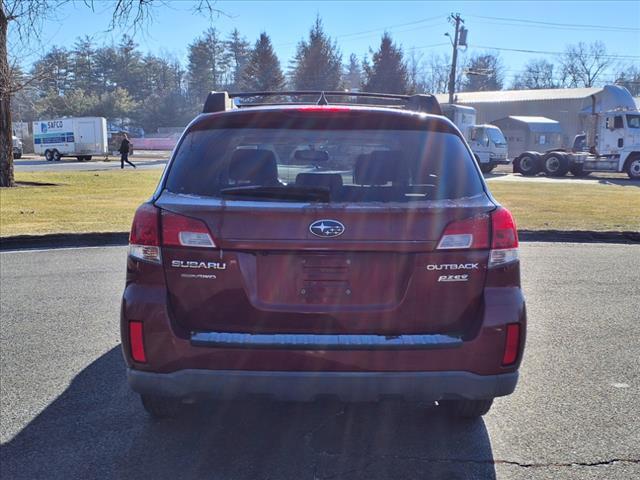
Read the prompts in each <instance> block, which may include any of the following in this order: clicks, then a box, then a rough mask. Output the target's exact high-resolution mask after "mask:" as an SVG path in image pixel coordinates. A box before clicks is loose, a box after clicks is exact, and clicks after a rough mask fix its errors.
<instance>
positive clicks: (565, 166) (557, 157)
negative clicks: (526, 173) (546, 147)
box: [542, 152, 569, 177]
mask: <svg viewBox="0 0 640 480" xmlns="http://www.w3.org/2000/svg"><path fill="white" fill-rule="evenodd" d="M542 169H543V170H544V173H546V174H547V176H548V177H564V176H565V175H566V174H567V172H568V171H569V159H568V158H567V156H566V155H565V154H564V153H562V152H549V153H547V154H546V155H545V156H544V157H542Z"/></svg>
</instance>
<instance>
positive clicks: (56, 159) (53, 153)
mask: <svg viewBox="0 0 640 480" xmlns="http://www.w3.org/2000/svg"><path fill="white" fill-rule="evenodd" d="M51 156H52V157H53V161H54V162H59V161H60V159H61V158H62V155H60V152H59V151H58V150H55V149H54V150H52V151H51Z"/></svg>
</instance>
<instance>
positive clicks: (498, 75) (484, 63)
mask: <svg viewBox="0 0 640 480" xmlns="http://www.w3.org/2000/svg"><path fill="white" fill-rule="evenodd" d="M503 70H504V69H503V67H502V62H501V61H500V57H498V56H497V55H494V54H492V53H484V54H479V55H475V56H473V57H472V58H471V59H470V60H469V63H468V64H467V69H466V71H467V78H466V80H465V81H464V83H463V85H462V90H464V91H466V92H481V91H493V90H502V85H503V83H504V73H503Z"/></svg>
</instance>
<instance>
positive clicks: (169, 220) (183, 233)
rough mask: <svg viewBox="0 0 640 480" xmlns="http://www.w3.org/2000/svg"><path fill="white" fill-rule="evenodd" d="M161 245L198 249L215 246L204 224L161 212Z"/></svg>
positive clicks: (192, 219)
mask: <svg viewBox="0 0 640 480" xmlns="http://www.w3.org/2000/svg"><path fill="white" fill-rule="evenodd" d="M162 245H163V246H171V247H199V248H215V246H216V244H215V242H214V241H213V238H212V236H211V233H210V232H209V228H208V227H207V225H206V223H204V222H203V221H201V220H196V219H195V218H191V217H185V216H182V215H177V214H175V213H171V212H167V211H163V212H162Z"/></svg>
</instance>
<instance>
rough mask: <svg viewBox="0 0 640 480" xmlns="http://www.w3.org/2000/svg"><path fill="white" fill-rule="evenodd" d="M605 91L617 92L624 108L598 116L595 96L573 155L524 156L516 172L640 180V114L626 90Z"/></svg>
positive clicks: (516, 162)
mask: <svg viewBox="0 0 640 480" xmlns="http://www.w3.org/2000/svg"><path fill="white" fill-rule="evenodd" d="M605 88H615V89H617V90H618V93H619V95H620V97H619V99H620V103H621V105H620V106H618V107H617V108H614V109H608V110H605V111H603V112H598V111H597V110H596V98H595V95H592V102H593V103H592V111H591V114H590V116H589V121H588V122H587V123H588V128H587V131H586V133H584V134H581V135H577V136H576V139H575V141H574V143H573V148H572V149H571V151H566V150H562V149H558V150H551V151H547V152H524V153H522V154H520V155H519V156H518V157H516V158H515V159H514V162H513V167H514V171H515V172H519V173H522V174H523V175H528V176H531V175H536V174H538V173H539V172H544V173H546V174H547V175H548V176H551V177H562V176H564V175H566V174H567V172H571V173H572V174H573V175H574V176H577V177H581V176H585V175H589V174H590V173H591V172H618V173H619V172H626V173H627V175H628V176H629V178H631V179H632V180H640V111H639V110H637V108H636V107H635V102H634V100H633V97H632V96H631V94H630V93H629V92H628V91H627V90H626V89H624V88H623V87H617V86H608V87H605ZM626 97H628V98H626Z"/></svg>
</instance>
